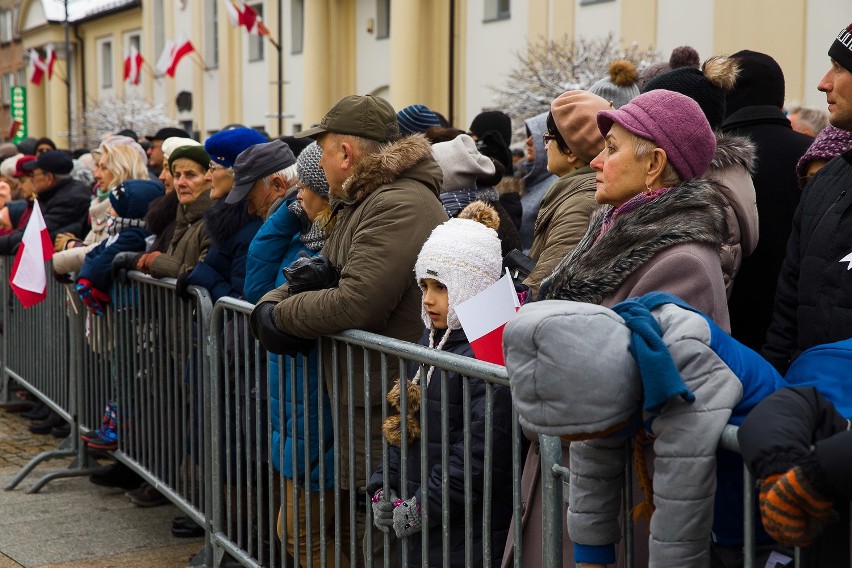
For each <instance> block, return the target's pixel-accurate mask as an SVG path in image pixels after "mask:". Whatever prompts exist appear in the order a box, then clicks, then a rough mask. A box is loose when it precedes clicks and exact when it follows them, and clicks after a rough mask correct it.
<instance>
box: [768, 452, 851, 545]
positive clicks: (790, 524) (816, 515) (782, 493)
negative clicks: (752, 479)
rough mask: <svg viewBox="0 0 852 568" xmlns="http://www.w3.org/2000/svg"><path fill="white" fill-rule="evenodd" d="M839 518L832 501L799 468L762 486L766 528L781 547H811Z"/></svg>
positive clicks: (774, 476) (771, 477) (770, 477)
mask: <svg viewBox="0 0 852 568" xmlns="http://www.w3.org/2000/svg"><path fill="white" fill-rule="evenodd" d="M836 516H837V513H836V512H835V511H834V509H833V508H832V503H831V501H829V500H828V499H826V498H825V497H823V496H822V495H821V494H820V493H819V492H818V491H817V490H816V489H815V488H814V487H813V484H812V483H811V482H810V481H809V480H808V478H807V476H805V474H804V472H803V471H802V468H801V467H800V466H796V467H794V468H792V469H790V470H788V471H787V472H786V473H784V474H780V475H772V476H769V477H767V478H765V479H764V480H763V481H762V482H761V485H760V517H761V519H762V520H763V526H764V528H765V529H766V532H767V533H769V536H771V537H772V538H774V539H775V540H777V541H778V542H780V543H782V544H788V545H791V546H810V545H811V544H812V543H813V541H814V540H816V538H817V537H818V536H819V534H820V533H821V532H822V529H823V527H825V525H827V524H829V523H830V522H832V521H833V520H835V518H836Z"/></svg>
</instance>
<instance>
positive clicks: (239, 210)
mask: <svg viewBox="0 0 852 568" xmlns="http://www.w3.org/2000/svg"><path fill="white" fill-rule="evenodd" d="M256 221H260V217H257V216H255V215H252V214H250V213H249V212H248V208H247V207H246V201H245V199H243V200H242V201H240V202H239V203H234V204H229V203H225V201H224V200H222V201H219V202H217V203H215V204H214V205H213V207H211V208H210V209H208V210H207V211H206V212H205V213H204V229H205V230H206V231H207V234H208V235H210V240H211V241H212V242H213V243H214V244H217V245H221V244H222V243H224V242H225V241H227V240H228V239H229V238H231V236H233V235H235V234H236V233H237V232H238V231H239V230H240V229H242V228H243V227H245V226H247V225H249V224H251V223H253V222H256Z"/></svg>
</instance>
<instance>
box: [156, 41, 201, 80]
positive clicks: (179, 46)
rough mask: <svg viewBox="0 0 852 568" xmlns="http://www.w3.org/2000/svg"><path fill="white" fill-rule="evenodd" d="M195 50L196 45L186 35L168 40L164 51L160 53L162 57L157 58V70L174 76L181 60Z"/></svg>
mask: <svg viewBox="0 0 852 568" xmlns="http://www.w3.org/2000/svg"><path fill="white" fill-rule="evenodd" d="M193 51H195V46H194V45H192V42H191V41H189V40H188V39H186V38H185V37H179V38H178V39H177V40H175V41H172V40H168V41H166V44H165V45H164V46H163V53H161V54H160V58H159V59H158V60H157V65H156V67H155V68H156V69H157V72H159V73H164V74H166V75H168V76H169V77H174V76H175V70H176V69H177V66H178V63H180V60H181V59H183V57H184V56H185V55H187V54H188V53H192V52H193Z"/></svg>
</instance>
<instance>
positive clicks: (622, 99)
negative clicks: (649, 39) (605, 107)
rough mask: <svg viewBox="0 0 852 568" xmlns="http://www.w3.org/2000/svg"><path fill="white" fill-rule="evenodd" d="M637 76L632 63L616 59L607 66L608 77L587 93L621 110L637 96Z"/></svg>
mask: <svg viewBox="0 0 852 568" xmlns="http://www.w3.org/2000/svg"><path fill="white" fill-rule="evenodd" d="M637 76H638V73H637V72H636V67H635V66H634V65H633V63H631V62H630V61H628V60H626V59H616V60H615V61H613V62H612V63H611V64H610V66H609V77H607V78H604V79H601V80H600V81H598V82H597V83H595V84H594V85H592V86H591V87H589V92H590V93H594V94H596V95H598V96H600V97H603V98H604V99H606V100H607V101H609V102H611V103H612V106H614V107H615V108H621V107H622V106H624V105H626V104H627V103H629V102H630V101H631V100H633V97H635V96H636V95H638V94H639V87H637V86H636V78H637ZM560 133H561V131H560ZM563 137H564V136H563ZM569 146H570V145H569Z"/></svg>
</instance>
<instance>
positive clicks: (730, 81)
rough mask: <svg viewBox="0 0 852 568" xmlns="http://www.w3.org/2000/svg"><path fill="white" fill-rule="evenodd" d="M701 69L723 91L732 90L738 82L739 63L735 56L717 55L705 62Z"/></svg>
mask: <svg viewBox="0 0 852 568" xmlns="http://www.w3.org/2000/svg"><path fill="white" fill-rule="evenodd" d="M701 71H702V72H703V73H704V76H705V77H707V80H708V81H710V82H711V83H712V84H713V85H715V86H716V87H718V88H720V89H722V90H723V91H730V90H732V89H733V88H734V84H736V82H737V73H739V65H737V61H736V60H735V59H733V58H730V57H725V56H724V55H716V56H714V57H711V58H710V59H708V60H707V61H705V62H704V65H703V66H702V67H701Z"/></svg>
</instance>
